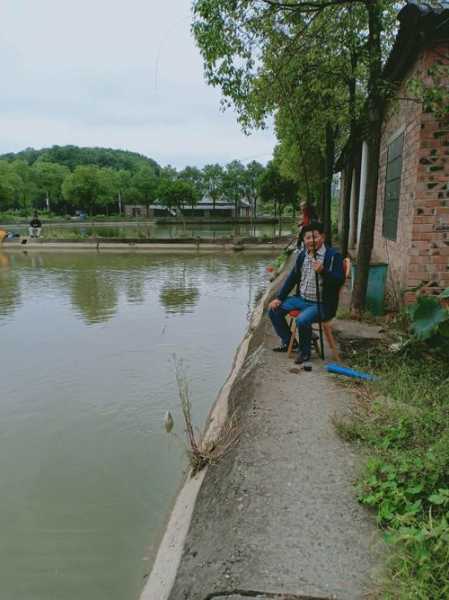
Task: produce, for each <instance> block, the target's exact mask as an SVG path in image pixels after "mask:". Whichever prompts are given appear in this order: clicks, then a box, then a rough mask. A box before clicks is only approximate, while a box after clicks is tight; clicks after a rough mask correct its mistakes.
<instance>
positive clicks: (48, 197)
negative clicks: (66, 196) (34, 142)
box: [31, 160, 70, 210]
mask: <svg viewBox="0 0 449 600" xmlns="http://www.w3.org/2000/svg"><path fill="white" fill-rule="evenodd" d="M31 168H32V171H33V173H34V177H35V180H36V183H37V186H38V188H39V197H40V200H41V208H42V207H44V206H45V207H46V208H47V209H48V210H50V209H51V208H56V207H57V206H58V205H59V204H60V203H61V200H62V183H63V181H64V179H65V178H66V177H67V175H68V174H69V172H70V171H69V169H68V168H67V167H65V166H64V165H58V164H56V163H50V162H46V161H44V160H37V161H36V162H35V163H34V164H33V166H32V167H31Z"/></svg>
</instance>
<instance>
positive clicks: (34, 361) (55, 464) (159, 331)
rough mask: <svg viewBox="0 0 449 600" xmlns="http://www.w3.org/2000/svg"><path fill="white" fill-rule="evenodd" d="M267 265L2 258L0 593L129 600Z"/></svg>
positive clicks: (15, 599) (29, 598)
mask: <svg viewBox="0 0 449 600" xmlns="http://www.w3.org/2000/svg"><path fill="white" fill-rule="evenodd" d="M267 260H268V259H267V258H260V257H251V256H247V255H245V256H242V255H240V254H239V255H231V256H175V255H173V256H171V255H169V256H163V257H162V256H155V255H143V256H142V255H137V256H136V255H115V256H110V255H106V256H104V255H101V254H92V255H91V254H88V255H86V254H83V255H78V254H70V255H61V256H58V255H56V254H55V255H53V254H47V253H45V254H43V255H38V254H34V253H33V254H30V255H26V254H11V255H8V254H1V253H0V339H1V343H2V355H1V356H2V377H1V380H0V487H1V490H2V494H1V497H0V504H1V506H0V529H1V533H2V535H1V538H0V539H1V541H0V555H1V556H0V598H1V599H5V600H80V599H82V600H134V599H135V598H137V597H138V595H139V592H140V590H141V586H142V581H143V576H144V574H145V572H147V571H148V568H149V565H150V563H151V560H152V559H153V557H154V553H155V551H156V548H157V544H158V542H159V538H160V534H161V531H162V530H163V526H164V523H165V520H166V518H167V516H168V513H169V511H170V508H171V506H172V503H173V500H174V497H175V495H176V491H177V489H178V487H179V485H180V483H181V482H182V472H183V469H185V465H186V461H185V454H184V451H183V448H182V445H181V442H180V441H179V440H177V439H176V438H175V437H174V436H169V435H167V434H166V433H165V432H164V431H163V427H162V422H163V418H164V414H165V412H166V411H167V410H168V409H169V410H171V411H172V413H173V415H174V418H175V430H176V431H177V433H178V434H179V435H180V436H182V429H183V428H182V423H181V417H180V411H179V400H178V392H177V386H176V381H175V375H174V363H173V355H176V356H177V357H178V359H182V360H183V361H184V368H185V371H186V373H187V375H188V378H189V381H190V390H191V400H192V407H193V413H194V417H195V420H196V422H197V423H198V424H201V423H202V422H203V421H204V418H205V416H206V414H207V411H208V410H209V408H210V406H211V405H212V403H213V401H214V399H215V397H216V395H217V392H218V390H219V388H220V387H221V385H222V384H223V382H224V380H225V377H226V375H227V373H228V372H229V369H230V367H231V363H232V357H233V355H234V352H235V349H236V347H237V345H238V343H239V341H240V339H241V337H242V335H243V333H244V331H245V329H246V327H247V320H248V316H249V314H250V312H251V309H252V307H253V305H254V302H255V297H256V294H257V293H258V292H259V291H260V290H261V289H262V287H263V286H264V284H265V274H264V269H265V266H266V262H267Z"/></svg>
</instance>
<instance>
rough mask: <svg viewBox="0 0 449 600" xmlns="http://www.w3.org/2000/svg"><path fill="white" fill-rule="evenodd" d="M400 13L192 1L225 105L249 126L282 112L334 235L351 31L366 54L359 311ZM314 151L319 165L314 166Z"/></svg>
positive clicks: (311, 1)
mask: <svg viewBox="0 0 449 600" xmlns="http://www.w3.org/2000/svg"><path fill="white" fill-rule="evenodd" d="M394 10H395V3H391V2H386V1H385V0H294V1H293V0H290V1H288V2H281V1H277V0H256V1H250V0H236V1H235V2H228V1H227V0H196V2H194V23H193V30H194V33H195V36H196V40H197V43H198V45H199V47H200V50H201V52H202V55H203V58H204V63H205V73H206V77H207V79H208V81H209V83H211V84H212V85H215V86H220V87H221V89H222V92H223V96H224V99H223V103H224V104H225V105H229V104H233V105H234V106H235V108H236V110H237V113H238V116H239V120H240V122H241V123H242V125H243V126H244V127H245V128H251V127H254V126H260V125H261V124H263V122H264V119H265V118H266V115H267V114H270V113H273V112H274V113H275V115H276V126H277V131H278V133H281V134H282V132H283V131H284V132H285V130H287V132H288V136H287V137H288V138H289V139H290V142H289V144H290V148H292V149H293V147H296V148H295V153H292V155H293V154H296V156H297V158H298V159H299V160H298V163H299V165H300V169H301V173H300V177H301V178H303V180H304V187H305V189H306V194H307V197H308V199H309V200H310V199H311V195H312V188H313V185H314V184H313V182H314V181H317V182H318V186H317V187H318V188H319V193H320V205H321V212H322V214H323V216H324V217H325V218H326V221H327V223H326V225H327V228H328V229H330V210H329V208H330V189H331V178H332V173H333V163H334V161H335V153H336V150H337V149H338V148H339V145H341V142H340V141H339V135H341V133H342V132H343V133H345V132H346V131H347V130H348V129H349V126H348V124H349V121H350V107H351V101H350V98H349V86H348V84H347V76H346V77H343V78H342V77H340V75H341V73H345V72H346V73H351V51H348V44H347V39H346V29H347V28H348V27H349V30H348V31H349V34H350V35H353V36H354V37H355V38H357V40H358V43H357V44H352V45H351V44H350V45H349V48H350V49H351V48H352V49H353V48H355V47H360V48H362V49H363V51H362V52H361V56H360V58H361V60H360V64H361V63H362V62H363V65H364V67H365V69H363V68H361V69H360V71H359V73H358V74H357V77H358V78H359V79H360V85H359V88H360V90H362V91H363V90H365V89H366V90H367V96H368V107H369V112H370V116H369V127H368V138H369V146H370V157H371V158H370V175H369V176H368V185H369V190H368V191H367V198H366V205H365V206H366V209H365V211H364V217H363V222H364V225H362V234H363V236H364V241H363V243H362V244H361V245H360V246H359V256H358V262H359V268H358V271H357V273H358V275H357V279H358V281H357V282H356V286H355V289H354V295H353V302H354V307H355V308H356V310H360V308H362V306H363V303H364V300H365V294H366V283H367V273H368V266H369V257H370V254H371V249H372V231H373V218H372V215H373V214H374V213H375V199H376V191H377V174H378V158H379V157H378V154H377V155H376V154H375V151H376V145H377V146H378V138H379V127H380V124H379V123H380V122H381V115H382V98H383V88H382V81H381V78H380V74H381V65H382V62H381V52H380V50H381V48H382V42H383V41H385V36H384V37H383V38H382V36H383V35H384V33H385V31H387V29H388V27H387V26H389V24H390V22H391V15H392V14H393V12H394ZM355 12H356V17H357V18H354V13H355ZM342 24H343V25H344V26H342ZM343 34H344V35H343ZM387 45H388V44H387ZM365 74H366V77H365V78H364V79H363V76H364V75H365ZM309 134H310V135H309ZM281 143H282V139H281ZM310 155H312V156H313V157H315V156H317V157H318V160H315V158H314V160H313V161H312V163H310V162H309V156H310Z"/></svg>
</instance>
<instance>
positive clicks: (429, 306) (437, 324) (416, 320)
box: [410, 288, 449, 341]
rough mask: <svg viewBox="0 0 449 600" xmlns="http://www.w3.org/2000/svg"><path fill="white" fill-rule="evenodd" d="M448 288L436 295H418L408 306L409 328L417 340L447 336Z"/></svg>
mask: <svg viewBox="0 0 449 600" xmlns="http://www.w3.org/2000/svg"><path fill="white" fill-rule="evenodd" d="M448 298H449V288H447V289H446V290H444V292H443V293H442V294H441V295H440V296H438V297H435V296H424V295H419V296H418V298H417V301H416V302H415V304H413V305H412V306H411V307H410V319H411V330H412V334H413V336H414V337H415V338H416V339H417V340H419V341H426V340H429V339H430V338H431V337H433V336H435V335H441V336H443V337H449V309H448V308H447V306H446V304H447V301H446V300H447V299H448Z"/></svg>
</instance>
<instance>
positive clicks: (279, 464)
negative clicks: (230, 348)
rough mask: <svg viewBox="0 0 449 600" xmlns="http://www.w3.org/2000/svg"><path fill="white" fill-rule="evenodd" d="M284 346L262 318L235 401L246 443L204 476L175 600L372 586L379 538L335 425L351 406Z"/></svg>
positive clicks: (352, 591)
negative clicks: (278, 348)
mask: <svg viewBox="0 0 449 600" xmlns="http://www.w3.org/2000/svg"><path fill="white" fill-rule="evenodd" d="M275 342H276V340H275V338H274V337H273V336H272V333H271V327H270V325H269V324H268V322H267V320H266V319H264V323H263V325H262V326H261V328H260V331H259V332H258V333H257V335H256V336H255V339H254V341H253V344H252V350H251V354H250V356H249V357H248V359H247V363H248V365H249V366H252V369H251V368H248V369H246V370H245V369H244V370H243V374H242V375H241V376H240V379H239V381H238V383H237V385H236V389H235V392H234V394H233V403H234V404H235V406H237V407H240V408H239V411H240V419H241V432H242V433H241V439H240V443H239V445H238V447H237V448H235V449H234V450H233V451H232V452H231V453H230V454H228V455H227V456H226V457H225V459H223V460H222V461H221V462H220V463H219V464H218V465H216V466H214V467H211V468H209V470H208V472H207V473H206V478H205V480H204V482H203V484H202V487H201V490H200V493H199V496H198V499H197V504H196V506H195V510H194V514H193V520H192V523H191V526H190V530H189V533H188V536H187V540H186V545H185V548H184V554H183V557H182V560H181V565H180V568H179V570H178V573H177V577H176V581H175V585H174V587H173V589H172V593H171V595H170V600H206V599H213V598H214V599H222V598H223V599H224V598H227V599H231V600H240V599H242V600H243V599H244V598H248V597H253V598H254V597H257V598H266V599H269V598H288V599H290V598H292V599H293V600H294V599H298V598H305V597H312V598H337V599H339V600H340V599H341V600H352V599H361V598H363V597H364V593H365V592H366V590H367V589H369V588H370V586H371V585H372V582H371V580H370V576H371V575H372V574H373V570H374V569H375V567H376V564H377V561H378V554H379V551H380V550H381V545H380V543H379V534H378V532H377V529H376V526H375V524H374V522H373V518H372V517H371V515H370V514H369V513H368V512H367V511H366V510H365V509H363V508H362V507H361V506H359V505H358V503H357V501H356V498H355V491H354V487H353V480H354V478H355V469H356V462H357V457H356V456H355V455H354V450H353V449H352V448H351V447H350V446H349V445H348V444H346V443H345V442H343V441H342V440H341V439H340V438H339V437H338V436H337V434H336V432H335V429H334V425H333V422H332V421H333V417H334V415H342V414H345V413H346V412H347V411H348V410H350V407H351V404H352V402H353V401H354V400H353V398H352V396H351V395H349V394H347V393H346V392H345V391H344V390H342V388H341V387H340V386H338V385H337V384H336V382H335V379H334V378H333V376H332V375H328V374H327V373H326V372H325V371H324V368H323V366H322V364H321V363H320V361H318V360H315V361H313V372H312V373H306V372H304V371H301V372H300V373H298V369H296V368H295V365H294V364H293V361H291V360H289V359H287V357H286V355H284V354H281V355H279V354H275V353H273V352H272V351H271V346H272V345H274V344H275ZM292 371H296V372H292ZM258 593H260V594H259V595H257V594H258ZM285 595H287V596H285Z"/></svg>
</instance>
